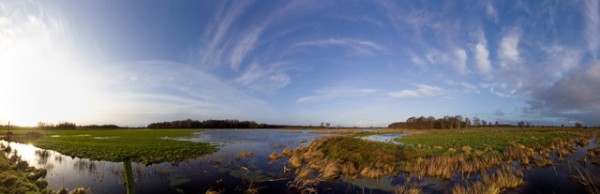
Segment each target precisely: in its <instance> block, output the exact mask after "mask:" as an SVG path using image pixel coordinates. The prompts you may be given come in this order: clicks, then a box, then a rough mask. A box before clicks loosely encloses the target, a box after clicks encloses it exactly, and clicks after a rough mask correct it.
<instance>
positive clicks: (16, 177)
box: [0, 150, 52, 193]
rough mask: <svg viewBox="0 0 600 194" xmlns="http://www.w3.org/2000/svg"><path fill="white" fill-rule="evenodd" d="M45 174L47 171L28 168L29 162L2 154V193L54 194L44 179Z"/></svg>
mask: <svg viewBox="0 0 600 194" xmlns="http://www.w3.org/2000/svg"><path fill="white" fill-rule="evenodd" d="M7 151H8V150H7ZM45 174H46V171H45V170H40V169H35V168H32V167H28V164H27V162H24V161H20V160H19V159H18V158H17V157H12V158H10V159H9V158H7V157H6V155H5V154H4V153H0V193H52V192H51V191H50V190H47V189H46V185H47V184H48V183H47V182H46V181H45V180H43V179H42V177H43V176H44V175H45Z"/></svg>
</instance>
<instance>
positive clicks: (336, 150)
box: [0, 129, 600, 193]
mask: <svg viewBox="0 0 600 194" xmlns="http://www.w3.org/2000/svg"><path fill="white" fill-rule="evenodd" d="M597 135H598V131H597V130H590V129H586V130H584V129H579V130H575V129H461V130H373V129H364V130H361V129H353V130H324V129H318V130H309V129H205V130H193V129H177V130H174V129H119V130H106V129H85V130H13V134H12V135H11V139H10V140H11V141H7V140H2V141H0V147H1V148H2V149H3V150H4V153H5V157H6V158H10V157H13V158H15V160H16V159H17V158H18V159H19V161H24V162H26V164H27V167H28V168H30V169H29V171H31V172H33V171H35V169H38V170H42V169H43V171H44V172H45V174H44V175H43V176H39V177H37V178H38V179H35V180H33V184H35V183H36V182H45V184H44V185H42V186H43V187H40V189H39V191H40V192H41V191H43V189H47V190H52V191H59V190H61V189H67V190H75V189H79V188H82V189H84V190H85V191H87V192H89V193H127V192H129V193H536V192H540V193H552V192H554V193H597V192H598V186H599V183H600V181H599V177H598V174H600V168H599V167H598V164H600V162H599V161H600V160H599V159H598V155H600V151H598V150H600V147H599V144H598V139H597ZM4 139H7V138H6V135H5V136H4ZM17 163H18V162H17ZM15 165H16V163H15ZM21 165H23V164H21ZM29 174H35V173H29ZM38 184H42V183H38Z"/></svg>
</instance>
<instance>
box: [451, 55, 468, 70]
mask: <svg viewBox="0 0 600 194" xmlns="http://www.w3.org/2000/svg"><path fill="white" fill-rule="evenodd" d="M454 55H456V59H457V61H456V64H455V65H456V68H457V69H458V71H459V72H460V73H461V74H467V73H469V70H468V68H467V52H465V50H463V49H456V50H454Z"/></svg>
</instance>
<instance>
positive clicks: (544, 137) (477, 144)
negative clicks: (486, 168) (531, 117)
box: [396, 128, 590, 155]
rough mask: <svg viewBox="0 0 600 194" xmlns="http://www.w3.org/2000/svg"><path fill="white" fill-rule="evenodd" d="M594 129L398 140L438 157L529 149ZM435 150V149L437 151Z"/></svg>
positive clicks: (431, 134)
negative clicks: (452, 153)
mask: <svg viewBox="0 0 600 194" xmlns="http://www.w3.org/2000/svg"><path fill="white" fill-rule="evenodd" d="M589 131H590V130H575V129H524V130H521V129H489V128H488V129H467V130H465V129H463V130H419V131H413V134H412V135H409V136H405V137H402V138H397V139H396V141H398V142H402V143H404V144H406V145H408V146H414V147H415V148H416V149H417V150H418V151H419V152H420V153H422V154H427V155H437V154H443V153H448V150H449V149H450V151H452V150H460V149H462V148H463V147H465V146H469V147H470V148H471V149H473V150H487V151H497V152H502V151H503V150H504V149H505V148H507V147H511V146H517V145H523V146H525V147H529V148H539V147H543V146H549V145H551V144H552V143H555V142H558V141H560V140H561V139H566V138H574V137H577V136H579V135H582V134H585V133H586V132H589ZM434 148H435V149H434Z"/></svg>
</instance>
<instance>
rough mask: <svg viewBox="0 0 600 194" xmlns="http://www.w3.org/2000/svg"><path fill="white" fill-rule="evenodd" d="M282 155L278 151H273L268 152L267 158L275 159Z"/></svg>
mask: <svg viewBox="0 0 600 194" xmlns="http://www.w3.org/2000/svg"><path fill="white" fill-rule="evenodd" d="M281 157H282V155H281V154H280V153H279V152H276V151H274V152H273V153H271V154H269V160H277V159H279V158H281Z"/></svg>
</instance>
